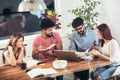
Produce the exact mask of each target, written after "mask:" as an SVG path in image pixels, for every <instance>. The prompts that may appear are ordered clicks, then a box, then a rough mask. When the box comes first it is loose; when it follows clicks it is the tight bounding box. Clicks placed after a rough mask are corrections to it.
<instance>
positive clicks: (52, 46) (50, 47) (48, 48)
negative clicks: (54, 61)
mask: <svg viewBox="0 0 120 80" xmlns="http://www.w3.org/2000/svg"><path fill="white" fill-rule="evenodd" d="M55 46H56V44H51V45H50V46H49V47H47V48H46V49H47V50H50V49H52V48H54V47H55Z"/></svg>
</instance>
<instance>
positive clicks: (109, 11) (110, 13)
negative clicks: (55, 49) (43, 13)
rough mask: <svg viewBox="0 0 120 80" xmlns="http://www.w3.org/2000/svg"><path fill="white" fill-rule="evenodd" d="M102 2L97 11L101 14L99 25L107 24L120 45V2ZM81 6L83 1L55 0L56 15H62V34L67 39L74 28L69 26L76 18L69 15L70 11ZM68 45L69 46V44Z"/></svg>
mask: <svg viewBox="0 0 120 80" xmlns="http://www.w3.org/2000/svg"><path fill="white" fill-rule="evenodd" d="M100 2H101V4H100V5H99V6H98V7H97V8H96V11H98V12H99V13H100V16H99V21H98V24H101V23H107V24H108V25H109V26H110V29H111V32H112V34H113V37H114V38H116V39H117V41H118V42H119V44H120V34H119V30H120V27H119V26H120V10H119V8H120V5H119V3H120V0H100ZM81 4H82V2H81V0H69V1H65V0H55V10H56V13H58V14H61V15H62V16H61V21H62V30H61V32H60V33H62V32H64V34H63V35H64V37H67V35H66V34H67V33H71V29H72V28H68V27H67V25H68V24H70V23H71V21H72V20H73V18H75V16H74V15H72V14H71V13H68V10H71V9H74V8H76V7H78V6H80V5H81ZM68 42H69V41H68ZM66 44H67V45H69V43H66Z"/></svg>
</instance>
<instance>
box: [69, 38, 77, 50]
mask: <svg viewBox="0 0 120 80" xmlns="http://www.w3.org/2000/svg"><path fill="white" fill-rule="evenodd" d="M69 49H70V50H74V51H76V46H75V41H74V37H73V36H72V37H71V40H70V47H69Z"/></svg>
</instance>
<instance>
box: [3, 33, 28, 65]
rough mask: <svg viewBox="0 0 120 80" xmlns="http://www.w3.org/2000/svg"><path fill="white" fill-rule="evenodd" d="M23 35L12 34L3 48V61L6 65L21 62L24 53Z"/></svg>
mask: <svg viewBox="0 0 120 80" xmlns="http://www.w3.org/2000/svg"><path fill="white" fill-rule="evenodd" d="M23 42H24V37H23V36H22V35H21V34H17V33H16V34H12V35H11V37H10V40H9V43H8V44H7V46H6V47H5V48H4V50H3V61H4V63H5V64H7V65H9V64H10V65H11V66H16V65H17V64H20V63H22V61H23V58H24V56H25V54H26V52H25V47H24V45H23Z"/></svg>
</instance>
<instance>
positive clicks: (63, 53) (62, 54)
mask: <svg viewBox="0 0 120 80" xmlns="http://www.w3.org/2000/svg"><path fill="white" fill-rule="evenodd" d="M53 52H54V54H55V56H57V58H58V59H63V60H67V61H80V60H81V57H78V56H77V55H76V54H75V52H74V51H68V50H54V51H53Z"/></svg>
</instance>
